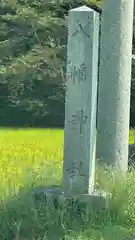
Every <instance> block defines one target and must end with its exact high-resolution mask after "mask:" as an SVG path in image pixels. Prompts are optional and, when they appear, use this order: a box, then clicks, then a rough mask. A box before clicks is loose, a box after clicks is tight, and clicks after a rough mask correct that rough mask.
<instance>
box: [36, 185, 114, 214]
mask: <svg viewBox="0 0 135 240" xmlns="http://www.w3.org/2000/svg"><path fill="white" fill-rule="evenodd" d="M33 194H34V196H35V200H36V201H44V202H45V203H46V204H48V203H49V204H50V202H51V203H53V205H54V207H55V208H59V207H60V208H61V207H62V206H65V205H66V206H67V207H68V206H69V205H70V206H71V205H72V206H73V207H74V206H75V207H77V206H78V208H79V209H80V210H81V209H86V208H89V209H90V210H92V211H100V210H102V209H107V208H108V198H109V196H107V194H106V193H105V192H103V191H100V190H94V191H93V192H92V193H91V194H78V195H72V196H69V195H66V194H64V190H63V188H62V187H60V186H52V187H45V188H40V189H35V190H34V191H33Z"/></svg>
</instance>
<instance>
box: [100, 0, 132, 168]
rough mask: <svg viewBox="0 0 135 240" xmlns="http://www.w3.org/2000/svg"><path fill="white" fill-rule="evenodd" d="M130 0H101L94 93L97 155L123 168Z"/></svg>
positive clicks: (128, 69) (126, 147)
mask: <svg viewBox="0 0 135 240" xmlns="http://www.w3.org/2000/svg"><path fill="white" fill-rule="evenodd" d="M133 2H134V1H133V0H104V2H103V11H102V24H101V26H102V27H101V48H100V50H101V51H100V68H99V92H98V126H97V158H99V160H100V161H101V162H103V163H106V164H107V165H111V166H115V167H117V168H119V169H120V170H122V171H123V172H126V171H127V167H128V140H129V111H130V88H131V61H132V31H133Z"/></svg>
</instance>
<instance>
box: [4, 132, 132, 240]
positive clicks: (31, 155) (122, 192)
mask: <svg viewBox="0 0 135 240" xmlns="http://www.w3.org/2000/svg"><path fill="white" fill-rule="evenodd" d="M63 138H64V135H63V131H62V130H49V129H48V130H43V129H37V130H33V129H32V130H31V129H27V130H24V129H16V130H12V129H1V130H0V240H12V239H14V240H47V239H48V240H53V239H54V240H69V239H70V240H76V239H77V240H86V239H91V240H113V239H114V240H126V239H127V240H128V237H130V236H132V234H134V232H135V203H134V199H135V172H134V171H131V172H130V173H129V174H128V178H127V179H126V181H125V182H123V181H122V182H121V183H120V182H119V181H117V184H115V182H114V177H113V174H112V172H111V171H110V172H109V171H108V172H106V173H105V172H104V171H103V170H102V169H100V170H98V171H97V175H96V183H97V184H99V185H100V186H101V187H102V188H103V189H105V190H106V191H108V190H109V191H111V192H112V196H113V197H112V199H111V201H110V202H109V210H108V211H106V210H105V211H104V212H102V213H97V215H96V216H93V217H91V218H90V216H89V214H85V215H82V214H81V213H79V214H77V213H75V212H72V213H71V211H69V209H67V208H66V207H65V206H63V208H62V209H61V210H60V209H54V207H53V206H52V205H47V206H46V205H45V204H44V203H43V202H40V203H35V201H34V199H33V196H32V194H31V190H32V189H33V188H36V187H38V186H39V187H40V186H45V185H53V184H62V163H63V142H64V141H63V140H64V139H63ZM133 141H134V134H133V130H132V131H130V140H129V142H130V143H133ZM122 183H124V184H122ZM131 239H133V238H131Z"/></svg>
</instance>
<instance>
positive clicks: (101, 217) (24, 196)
mask: <svg viewBox="0 0 135 240" xmlns="http://www.w3.org/2000/svg"><path fill="white" fill-rule="evenodd" d="M114 202H115V201H114ZM116 203H117V204H118V202H117V201H116ZM119 207H120V206H118V205H117V207H116V208H117V209H119ZM110 210H111V209H109V210H107V209H102V211H100V212H99V211H98V212H95V213H94V212H89V211H88V209H85V211H83V210H82V209H81V211H80V209H79V207H78V206H77V205H74V204H73V203H72V202H68V204H66V205H65V204H60V205H59V206H58V205H55V204H54V203H53V202H52V201H48V202H46V201H45V198H37V199H36V198H35V196H34V195H33V193H32V191H27V190H26V189H24V190H23V191H20V193H19V195H18V196H16V197H15V196H14V197H13V198H12V200H8V201H7V202H3V203H2V202H1V206H0V239H1V240H11V239H14V240H34V239H36V240H47V239H48V240H67V239H71V240H75V239H78V240H86V239H91V240H92V239H93V240H113V239H115V240H125V239H128V236H130V233H131V232H132V231H131V228H132V227H133V228H134V226H132V223H131V222H130V221H129V222H128V220H127V219H125V218H126V216H125V217H124V214H123V216H122V219H120V218H119V219H118V217H119V216H117V215H118V214H119V213H117V214H114V213H115V212H114V209H113V208H112V213H111V211H110ZM93 213H94V214H93Z"/></svg>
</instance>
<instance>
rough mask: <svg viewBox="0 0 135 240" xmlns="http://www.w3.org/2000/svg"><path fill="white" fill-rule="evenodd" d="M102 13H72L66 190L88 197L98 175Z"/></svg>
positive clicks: (66, 126) (66, 124) (66, 132)
mask: <svg viewBox="0 0 135 240" xmlns="http://www.w3.org/2000/svg"><path fill="white" fill-rule="evenodd" d="M98 41H99V14H98V13H97V12H95V11H93V10H92V9H90V8H88V7H85V6H83V7H79V8H76V9H73V10H70V11H69V29H68V50H67V94H66V103H65V133H64V134H65V137H64V191H65V193H68V194H71V195H72V194H88V193H91V192H92V190H93V185H94V173H95V143H96V139H95V138H96V106H97V75H98V74H97V73H98Z"/></svg>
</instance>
